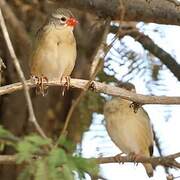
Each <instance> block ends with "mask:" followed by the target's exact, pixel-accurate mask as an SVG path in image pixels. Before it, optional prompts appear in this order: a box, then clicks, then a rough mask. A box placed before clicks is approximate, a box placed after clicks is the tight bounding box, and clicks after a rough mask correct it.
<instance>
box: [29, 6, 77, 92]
mask: <svg viewBox="0 0 180 180" xmlns="http://www.w3.org/2000/svg"><path fill="white" fill-rule="evenodd" d="M77 23H78V21H77V20H76V19H75V18H74V16H73V15H72V13H71V11H70V10H67V9H63V8H60V9H57V10H56V11H55V12H53V13H52V14H51V15H50V16H49V17H48V19H47V21H46V23H45V24H44V26H43V27H42V28H41V29H40V30H39V32H38V33H37V38H36V42H35V45H34V49H33V53H32V56H31V75H32V77H35V78H37V79H38V82H39V85H40V87H39V88H40V90H41V91H42V92H41V93H42V94H43V93H44V87H43V80H46V81H48V80H53V79H57V78H59V79H60V81H61V80H62V78H65V79H66V81H67V86H69V83H70V82H69V81H70V74H71V72H72V70H73V68H74V65H75V60H76V40H75V37H74V34H73V29H74V27H75V25H76V24H77Z"/></svg>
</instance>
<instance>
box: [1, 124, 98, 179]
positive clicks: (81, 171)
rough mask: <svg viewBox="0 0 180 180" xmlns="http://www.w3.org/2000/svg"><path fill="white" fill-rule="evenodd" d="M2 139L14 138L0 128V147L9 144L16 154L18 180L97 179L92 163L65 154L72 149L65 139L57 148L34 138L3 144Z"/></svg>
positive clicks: (96, 170) (60, 141) (95, 166)
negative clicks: (18, 166)
mask: <svg viewBox="0 0 180 180" xmlns="http://www.w3.org/2000/svg"><path fill="white" fill-rule="evenodd" d="M5 137H13V138H14V139H15V138H16V137H15V136H14V135H13V134H12V133H11V132H9V131H7V130H5V129H4V128H3V127H2V126H0V140H1V139H2V140H3V141H1V144H6V143H8V144H10V145H12V146H13V147H14V148H15V150H16V152H17V153H16V156H17V161H16V163H17V164H20V165H21V166H22V167H23V168H22V171H21V173H20V175H19V177H18V180H24V179H26V180H30V179H35V180H74V179H75V178H76V179H77V178H78V179H80V180H81V179H83V178H84V177H85V173H88V174H90V175H91V176H97V175H98V165H97V164H96V162H95V161H94V160H87V159H85V158H83V157H80V156H77V155H74V153H72V154H70V153H69V152H67V150H69V148H72V147H73V145H72V143H71V142H69V141H67V140H66V138H65V137H63V136H62V137H60V138H59V139H58V141H57V144H56V145H53V142H52V140H51V139H44V138H42V137H40V136H39V135H36V134H31V135H28V136H25V137H24V138H22V139H20V138H16V139H17V141H13V140H12V141H11V143H9V141H10V139H8V141H5V140H4V139H6V138H5Z"/></svg>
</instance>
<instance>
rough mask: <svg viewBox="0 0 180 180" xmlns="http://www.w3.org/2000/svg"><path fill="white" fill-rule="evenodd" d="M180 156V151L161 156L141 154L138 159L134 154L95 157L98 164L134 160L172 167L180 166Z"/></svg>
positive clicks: (134, 161) (135, 161)
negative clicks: (178, 159) (179, 159)
mask: <svg viewBox="0 0 180 180" xmlns="http://www.w3.org/2000/svg"><path fill="white" fill-rule="evenodd" d="M178 157H180V152H179V153H175V154H172V155H168V156H163V157H162V156H160V157H145V156H139V157H138V158H137V159H136V160H134V158H133V157H132V156H129V155H127V156H120V155H117V156H114V157H100V158H94V160H96V161H97V163H98V164H106V163H125V162H133V163H150V164H152V165H153V166H154V167H156V166H158V165H162V166H165V167H170V168H180V163H179V162H177V161H176V158H178Z"/></svg>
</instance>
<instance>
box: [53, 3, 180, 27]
mask: <svg viewBox="0 0 180 180" xmlns="http://www.w3.org/2000/svg"><path fill="white" fill-rule="evenodd" d="M51 1H54V2H57V3H58V4H59V5H60V6H61V7H68V8H71V7H72V8H78V9H80V10H83V11H89V12H91V13H94V14H97V15H98V16H101V17H104V18H107V17H111V19H112V20H120V18H121V11H122V9H121V1H122V2H123V5H124V12H125V14H124V21H144V22H154V23H159V24H174V25H180V9H179V8H178V7H177V6H175V5H174V3H172V1H174V0H168V1H165V0H158V1H157V0H148V1H147V0H111V1H107V0H98V1H97V0H51Z"/></svg>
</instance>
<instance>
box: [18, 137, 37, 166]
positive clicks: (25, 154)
mask: <svg viewBox="0 0 180 180" xmlns="http://www.w3.org/2000/svg"><path fill="white" fill-rule="evenodd" d="M16 150H17V151H18V153H17V163H21V162H23V161H28V160H31V158H32V156H33V154H34V153H35V152H37V151H38V150H39V148H38V147H37V146H35V145H33V144H31V143H30V142H28V141H25V140H23V141H21V142H19V143H18V144H17V146H16Z"/></svg>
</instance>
